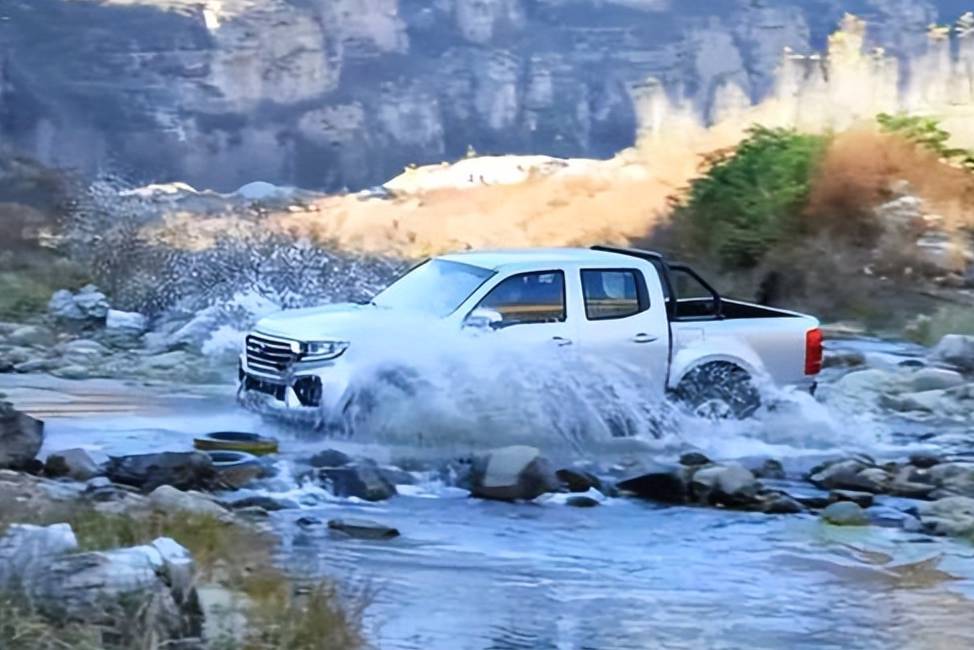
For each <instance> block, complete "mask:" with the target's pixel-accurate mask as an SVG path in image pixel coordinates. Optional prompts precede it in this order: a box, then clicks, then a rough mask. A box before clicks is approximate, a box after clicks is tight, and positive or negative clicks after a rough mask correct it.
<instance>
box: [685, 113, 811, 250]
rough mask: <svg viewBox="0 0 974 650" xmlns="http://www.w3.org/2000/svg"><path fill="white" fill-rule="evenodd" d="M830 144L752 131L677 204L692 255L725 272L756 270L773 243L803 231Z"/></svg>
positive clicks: (793, 135) (781, 133)
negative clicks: (804, 215)
mask: <svg viewBox="0 0 974 650" xmlns="http://www.w3.org/2000/svg"><path fill="white" fill-rule="evenodd" d="M827 143H828V138H827V137H825V136H820V135H807V134H800V133H797V132H795V131H792V130H787V129H768V128H765V127H761V126H756V127H753V128H752V129H750V130H749V131H748V136H747V138H746V139H745V140H744V141H743V142H742V143H741V144H740V146H738V147H737V148H736V149H735V150H733V151H732V152H730V153H728V154H724V155H720V156H718V157H717V158H716V159H714V160H711V161H708V163H709V168H708V169H707V170H706V173H705V174H704V175H703V176H702V177H700V178H698V179H696V180H694V181H693V182H692V183H691V185H690V187H689V189H688V190H687V192H686V195H685V196H684V197H683V198H682V199H680V200H678V202H677V205H676V210H675V212H674V227H675V229H676V231H677V234H678V237H679V238H680V239H682V240H683V241H684V244H685V245H689V246H690V247H691V249H693V253H695V254H696V255H695V256H700V255H702V256H704V257H707V258H710V259H714V260H716V261H717V262H718V263H719V265H720V266H721V267H722V268H725V269H746V268H753V267H755V266H757V265H758V264H759V263H760V261H761V259H762V258H763V257H764V255H765V254H766V253H767V252H768V250H769V249H770V248H771V247H772V246H774V244H775V243H776V242H778V241H780V240H781V239H782V238H785V237H787V236H788V234H789V233H791V232H794V231H796V230H798V229H800V228H801V226H802V223H801V219H800V215H801V212H802V210H803V208H804V206H805V203H806V201H807V199H808V195H809V192H810V189H811V183H812V178H813V175H814V173H815V171H816V169H817V167H818V164H819V161H820V159H821V157H822V154H823V152H824V151H825V148H826V146H827Z"/></svg>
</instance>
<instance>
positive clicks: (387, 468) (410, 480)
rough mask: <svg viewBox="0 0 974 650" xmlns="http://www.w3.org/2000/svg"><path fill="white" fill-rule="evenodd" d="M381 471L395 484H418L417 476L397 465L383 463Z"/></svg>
mask: <svg viewBox="0 0 974 650" xmlns="http://www.w3.org/2000/svg"><path fill="white" fill-rule="evenodd" d="M379 473H380V474H382V476H383V477H384V478H385V479H386V480H387V481H389V482H390V483H392V484H393V485H416V477H415V476H413V475H412V474H410V473H409V472H407V471H406V470H404V469H402V468H401V467H396V466H395V465H382V466H381V467H379Z"/></svg>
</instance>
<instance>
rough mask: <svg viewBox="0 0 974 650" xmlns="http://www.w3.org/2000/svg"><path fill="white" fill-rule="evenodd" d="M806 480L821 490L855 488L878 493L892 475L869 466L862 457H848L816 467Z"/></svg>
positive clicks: (882, 489) (883, 489)
mask: <svg viewBox="0 0 974 650" xmlns="http://www.w3.org/2000/svg"><path fill="white" fill-rule="evenodd" d="M808 480H809V481H811V482H812V484H814V485H815V486H816V487H819V488H821V489H823V490H856V491H861V492H872V493H874V494H878V493H881V492H883V491H885V489H886V487H887V485H888V484H889V483H890V482H891V481H892V477H891V476H890V475H889V474H887V473H886V472H885V471H884V470H882V469H880V468H878V467H870V466H869V465H867V464H866V463H865V462H864V459H863V460H860V459H858V458H850V459H847V460H841V461H837V462H833V463H830V464H827V465H825V466H823V467H819V468H816V470H813V473H812V474H811V475H810V476H809V477H808Z"/></svg>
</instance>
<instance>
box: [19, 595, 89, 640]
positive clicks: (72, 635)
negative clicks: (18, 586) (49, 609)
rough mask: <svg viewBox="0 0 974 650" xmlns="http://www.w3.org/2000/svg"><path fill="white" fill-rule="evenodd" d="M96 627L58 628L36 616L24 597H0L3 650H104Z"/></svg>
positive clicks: (74, 625) (68, 626)
mask: <svg viewBox="0 0 974 650" xmlns="http://www.w3.org/2000/svg"><path fill="white" fill-rule="evenodd" d="M100 637H101V634H100V633H99V631H98V630H97V629H95V628H93V627H89V626H85V625H81V624H77V623H69V624H64V625H57V624H55V623H52V622H51V621H49V620H47V619H45V618H43V617H42V616H40V615H38V614H36V613H34V612H33V611H31V609H30V608H29V607H28V606H27V605H26V603H25V601H24V599H23V598H18V597H14V596H11V595H8V594H0V648H4V649H8V648H9V650H102V644H101V638H100Z"/></svg>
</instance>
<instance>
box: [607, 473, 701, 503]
mask: <svg viewBox="0 0 974 650" xmlns="http://www.w3.org/2000/svg"><path fill="white" fill-rule="evenodd" d="M616 487H618V488H619V490H620V491H622V492H629V493H631V494H634V495H636V496H638V497H641V498H643V499H650V500H652V501H659V502H661V503H673V504H681V503H686V502H687V500H688V498H689V484H688V472H687V470H686V468H684V467H670V466H665V465H659V466H656V467H654V468H651V469H649V471H645V472H643V473H642V474H639V475H638V476H633V477H630V478H627V479H624V480H622V481H620V482H619V483H618V485H617V486H616Z"/></svg>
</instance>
